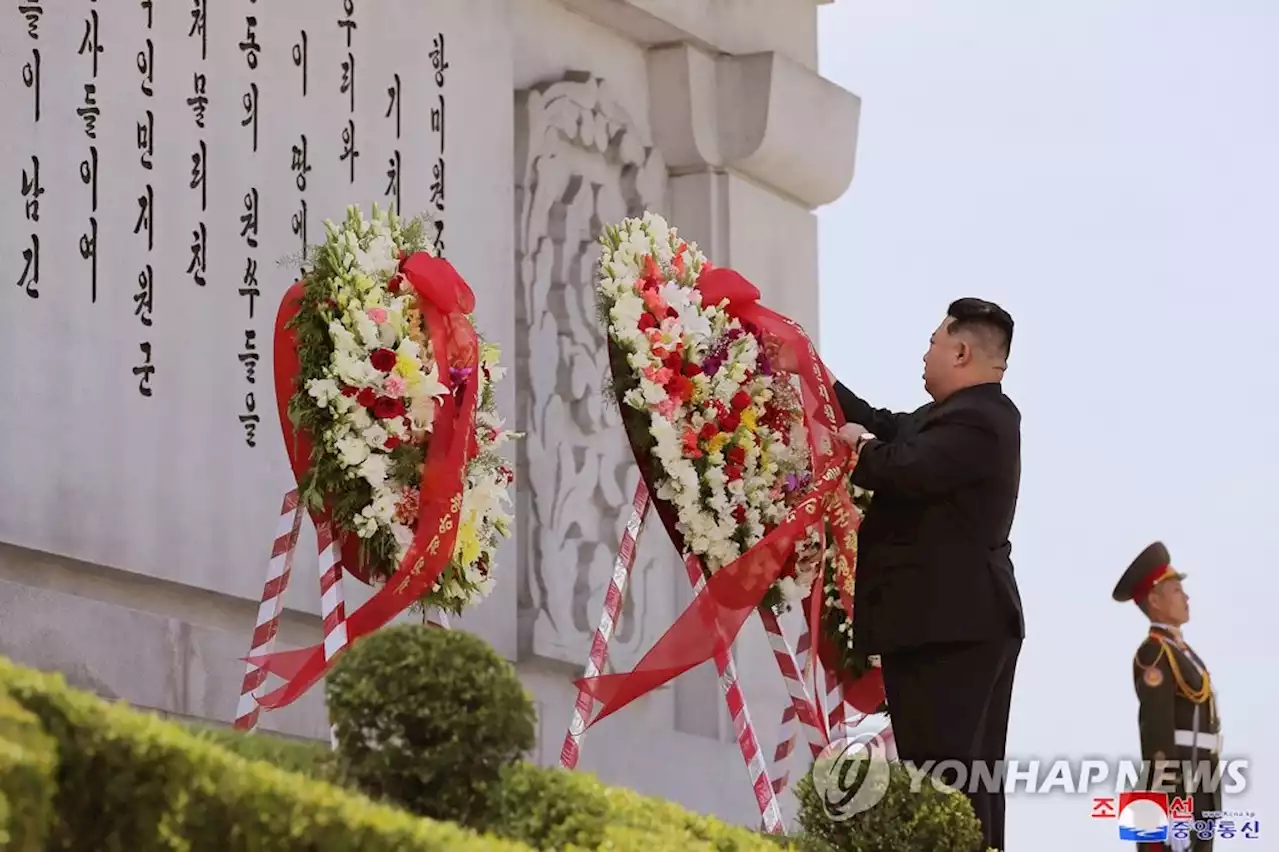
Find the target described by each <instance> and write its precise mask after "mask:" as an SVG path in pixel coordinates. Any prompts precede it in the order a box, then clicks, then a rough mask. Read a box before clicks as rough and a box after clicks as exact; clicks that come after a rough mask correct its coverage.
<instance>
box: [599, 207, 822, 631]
mask: <svg viewBox="0 0 1280 852" xmlns="http://www.w3.org/2000/svg"><path fill="white" fill-rule="evenodd" d="M601 243H602V245H603V246H604V252H603V254H602V256H601V259H600V273H599V282H598V288H597V289H598V296H599V302H600V309H601V313H602V320H603V322H604V324H605V326H606V328H607V330H608V341H609V348H610V358H611V361H612V364H613V367H614V369H613V391H614V395H615V396H616V397H617V399H618V400H619V401H620V403H621V408H622V414H623V422H624V424H625V426H626V429H627V432H628V437H629V438H630V440H631V444H632V447H633V448H634V449H635V451H636V455H637V458H638V459H639V461H640V464H641V467H642V469H643V471H644V473H645V478H646V480H647V481H648V482H649V483H650V485H651V488H652V490H653V492H654V494H653V496H654V498H655V503H656V505H657V508H658V511H659V514H660V515H662V516H663V520H664V523H666V525H667V527H668V530H669V531H670V532H671V533H672V535H673V538H675V539H676V540H677V543H678V544H683V548H684V549H685V550H686V551H688V552H691V553H693V554H696V555H697V556H699V557H701V559H702V563H703V566H704V570H705V571H706V572H707V573H709V574H710V573H714V572H715V571H716V570H717V569H718V568H720V567H722V566H724V565H727V564H728V563H730V562H733V561H734V560H735V559H737V558H738V557H739V556H741V555H742V554H743V553H745V552H746V551H747V550H749V549H750V548H751V547H752V546H753V545H755V544H756V543H758V542H759V541H760V540H761V539H762V538H764V536H765V535H766V534H767V533H768V531H769V530H770V529H771V528H772V527H774V526H776V525H777V524H778V523H779V522H780V521H781V520H782V519H783V517H784V516H785V515H786V514H787V511H788V510H789V509H790V508H792V507H793V506H794V505H795V503H796V502H797V500H798V499H799V498H800V497H801V496H802V494H803V492H804V490H805V488H806V487H807V486H808V485H809V483H810V480H811V478H812V472H811V470H810V459H809V450H808V446H807V443H806V438H805V431H804V416H803V410H802V407H801V403H800V399H799V393H798V391H797V389H796V388H795V387H794V386H793V384H792V383H791V382H790V381H788V380H787V378H786V377H785V376H784V375H782V374H778V375H775V373H774V370H773V369H772V362H773V358H774V355H776V353H772V352H770V346H771V345H772V344H771V341H770V340H769V339H768V338H766V336H764V335H763V334H761V333H760V331H759V330H758V329H756V328H754V327H753V326H751V325H750V324H749V323H743V322H741V321H739V320H738V319H737V318H735V317H734V316H732V315H731V314H730V313H728V312H727V311H726V310H725V309H724V308H723V307H722V306H720V305H711V304H704V303H703V298H702V296H703V294H702V292H701V291H699V290H698V289H697V286H696V285H697V282H698V278H699V276H700V275H701V274H702V273H703V272H705V271H708V270H710V268H711V264H710V263H709V262H708V261H707V259H706V258H705V257H704V256H703V254H702V253H701V252H700V251H699V250H698V248H697V245H696V244H695V243H691V242H688V241H686V240H683V239H681V238H680V236H679V234H678V233H677V231H676V230H675V229H674V228H670V227H669V226H668V225H667V223H666V221H665V220H664V219H663V218H662V217H661V216H658V215H655V214H653V213H645V214H644V217H643V218H640V219H626V220H624V221H623V222H622V223H621V224H619V225H618V226H616V227H610V228H606V230H605V232H604V234H603V236H602V237H601ZM819 556H820V554H819V552H818V537H817V535H816V534H814V535H811V536H810V537H809V539H808V540H807V541H805V542H803V544H802V546H801V547H800V548H799V552H798V553H797V554H796V557H797V558H796V559H794V560H792V563H791V564H790V565H789V566H788V568H787V570H786V571H785V572H784V574H783V576H782V577H781V578H780V579H779V580H778V581H776V582H775V583H774V585H773V587H772V588H771V589H770V590H769V592H768V594H767V595H766V596H765V599H764V601H763V603H764V604H765V605H767V606H770V607H772V608H774V609H781V608H785V607H787V606H789V605H790V604H791V603H794V602H798V601H800V600H801V599H803V598H804V597H805V596H806V595H807V594H808V593H809V590H810V588H811V586H812V583H813V579H814V574H815V572H816V571H817V570H818V567H819V561H820V560H819V559H818V557H819Z"/></svg>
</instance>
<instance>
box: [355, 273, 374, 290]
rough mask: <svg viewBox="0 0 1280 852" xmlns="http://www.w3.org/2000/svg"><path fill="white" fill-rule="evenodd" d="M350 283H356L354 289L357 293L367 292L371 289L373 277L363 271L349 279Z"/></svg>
mask: <svg viewBox="0 0 1280 852" xmlns="http://www.w3.org/2000/svg"><path fill="white" fill-rule="evenodd" d="M351 283H353V284H355V285H356V291H357V292H359V293H368V292H369V291H370V290H372V289H373V279H372V278H370V277H369V276H368V275H365V274H364V273H357V274H356V275H354V276H353V277H352V279H351Z"/></svg>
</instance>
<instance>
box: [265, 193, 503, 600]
mask: <svg viewBox="0 0 1280 852" xmlns="http://www.w3.org/2000/svg"><path fill="white" fill-rule="evenodd" d="M425 226H426V222H425V220H424V219H422V218H418V219H414V220H412V221H408V222H403V221H402V220H401V219H400V218H399V217H398V216H397V215H396V214H394V213H391V212H387V211H382V210H379V209H378V207H377V205H374V207H373V213H372V217H371V218H370V219H365V218H364V216H363V215H362V214H361V212H360V209H359V208H358V207H356V206H351V207H348V208H347V215H346V219H345V220H344V221H343V222H342V223H341V224H340V225H335V224H333V223H332V222H329V221H326V222H325V242H324V243H323V244H322V245H320V246H317V247H314V248H313V249H311V250H310V251H309V252H308V257H307V259H306V260H307V267H308V269H309V271H308V272H307V273H306V275H305V276H304V278H303V281H302V285H303V292H302V296H301V299H300V303H299V309H298V312H297V314H296V315H295V316H294V317H293V318H292V319H291V320H290V321H289V323H288V328H290V329H292V331H293V333H294V336H295V340H296V342H297V358H298V372H297V378H296V384H295V387H294V390H293V394H292V396H291V397H290V398H289V401H288V416H289V419H290V421H291V422H292V423H293V425H294V427H295V428H296V429H298V430H299V431H300V432H303V433H305V434H306V435H308V436H310V440H311V442H312V448H311V456H310V459H309V463H307V466H306V469H305V472H302V473H301V474H300V477H299V486H300V490H301V495H302V501H303V502H304V504H306V505H307V506H308V507H309V508H310V509H312V510H313V511H315V512H327V513H328V514H329V516H330V517H331V520H332V523H333V525H334V527H335V528H336V529H335V533H336V537H338V538H340V539H341V540H342V553H343V561H344V563H345V564H346V567H347V569H348V570H349V571H351V572H352V573H353V574H355V575H356V576H358V577H360V578H361V579H363V580H365V581H366V582H385V581H386V580H387V579H389V578H390V577H391V576H392V575H393V574H395V573H396V570H397V568H398V567H399V566H400V564H401V561H402V560H403V559H404V557H405V554H406V552H408V550H409V548H410V545H411V544H412V543H413V541H414V535H415V529H416V525H417V521H418V505H419V498H420V496H421V492H422V490H423V489H424V488H428V489H429V488H431V484H430V483H424V482H422V481H421V480H422V470H423V462H424V459H425V458H426V457H427V454H428V451H429V448H430V446H431V442H432V428H433V415H434V413H435V411H436V408H437V405H438V404H439V403H440V401H441V399H443V398H444V397H446V396H447V395H449V394H455V393H457V392H459V388H460V387H461V386H462V385H463V384H464V383H465V382H466V381H468V380H470V379H471V378H472V377H471V376H470V375H464V374H466V373H469V370H466V369H459V368H457V367H451V368H450V369H449V371H448V372H449V374H448V375H441V370H440V368H439V367H438V362H437V359H436V358H435V357H434V355H435V353H434V352H433V345H434V344H433V342H432V340H433V334H432V333H433V329H432V327H431V322H430V321H429V319H430V317H431V316H432V315H433V314H432V309H431V308H430V306H427V305H424V304H423V303H422V300H421V299H420V297H419V294H418V293H417V292H415V289H414V288H413V287H412V286H409V284H408V282H407V281H406V272H407V270H406V266H407V264H408V263H410V262H411V259H412V258H414V256H421V255H422V254H424V253H425V255H427V256H429V257H433V258H434V257H435V253H434V252H433V250H432V248H431V246H430V244H429V242H428V240H427V239H426V237H425V233H426V227H425ZM458 281H459V284H461V279H458ZM461 286H462V287H464V288H465V284H462V285H461ZM437 319H438V317H437ZM466 322H467V324H468V332H469V333H474V332H473V331H472V330H471V328H470V317H469V316H468V317H467V318H466ZM435 331H439V329H435ZM476 340H477V342H478V345H479V353H478V359H477V363H478V370H477V375H476V376H475V377H474V378H475V381H476V382H477V383H478V388H477V403H476V408H475V417H474V432H475V435H474V442H473V443H472V444H471V446H470V451H469V452H468V453H467V456H468V460H467V462H466V470H465V473H464V476H463V488H462V500H461V509H460V513H459V516H458V530H457V537H456V539H455V540H454V546H453V552H452V554H451V558H450V559H449V561H448V564H447V566H446V567H445V569H444V572H443V573H442V574H441V575H440V577H439V579H438V580H437V581H436V582H435V583H434V585H433V586H432V587H431V588H430V590H429V591H427V592H426V593H425V594H424V595H423V596H422V597H420V598H419V600H418V605H419V606H421V607H423V608H429V607H435V608H439V609H442V610H444V611H447V612H451V613H454V614H460V613H461V611H462V610H463V609H464V608H465V607H467V606H469V605H471V604H474V603H476V602H478V601H479V600H481V599H483V598H484V597H485V596H487V595H488V594H489V592H490V591H491V590H492V589H493V586H494V578H493V574H492V566H493V561H494V557H495V553H496V550H497V548H498V545H499V543H500V541H501V539H502V538H504V537H507V536H509V535H510V531H511V522H512V517H511V515H510V514H509V512H508V510H507V507H508V506H509V505H510V502H511V500H510V495H509V493H508V492H509V489H510V487H511V485H512V482H513V481H514V478H515V477H514V474H513V472H512V470H511V468H510V467H509V466H508V464H507V462H506V460H505V459H503V458H502V456H501V455H500V454H499V451H500V449H501V448H502V446H503V445H504V444H505V443H506V442H507V441H508V440H510V439H512V438H515V437H519V436H518V435H517V434H515V433H512V432H509V431H507V430H506V429H505V428H504V427H503V422H502V420H501V419H500V418H499V417H498V415H497V412H496V404H495V397H494V389H493V388H494V383H495V382H497V381H498V380H500V379H501V378H502V376H503V374H504V373H505V372H506V371H505V369H504V368H502V367H501V366H499V356H500V352H499V350H498V347H497V346H495V345H494V344H492V343H485V342H483V340H482V339H480V338H479V336H478V335H476Z"/></svg>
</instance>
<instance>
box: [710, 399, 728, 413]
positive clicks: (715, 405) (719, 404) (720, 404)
mask: <svg viewBox="0 0 1280 852" xmlns="http://www.w3.org/2000/svg"><path fill="white" fill-rule="evenodd" d="M711 405H712V407H713V408H715V410H716V414H717V415H719V416H720V417H724V416H725V415H727V414H728V413H729V409H727V408H725V407H724V403H723V402H721V401H720V400H718V399H717V400H713V401H712V403H711Z"/></svg>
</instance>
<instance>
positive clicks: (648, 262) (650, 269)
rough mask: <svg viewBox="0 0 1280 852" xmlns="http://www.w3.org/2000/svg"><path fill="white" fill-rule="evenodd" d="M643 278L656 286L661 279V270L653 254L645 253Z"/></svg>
mask: <svg viewBox="0 0 1280 852" xmlns="http://www.w3.org/2000/svg"><path fill="white" fill-rule="evenodd" d="M644 279H645V281H648V282H651V283H653V285H654V286H657V285H658V283H659V282H660V281H662V270H661V269H659V268H658V262H657V261H656V260H654V259H653V255H651V254H650V255H645V258H644Z"/></svg>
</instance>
